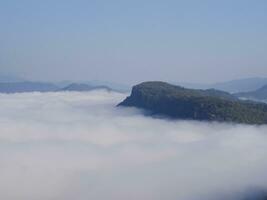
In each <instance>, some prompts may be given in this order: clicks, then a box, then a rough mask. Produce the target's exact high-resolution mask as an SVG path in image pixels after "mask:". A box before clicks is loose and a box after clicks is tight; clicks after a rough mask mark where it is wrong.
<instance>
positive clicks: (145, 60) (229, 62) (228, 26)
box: [0, 0, 267, 84]
mask: <svg viewBox="0 0 267 200" xmlns="http://www.w3.org/2000/svg"><path fill="white" fill-rule="evenodd" d="M266 10H267V2H266V1H265V0H235V1H233V0H224V1H221V0H203V1H199V0H184V1H179V0H164V1H158V0H135V1H128V0H121V1H120V0H113V1H110V0H68V1H65V0H46V1H41V0H23V1H21V0H8V1H5V0H0V44H1V45H0V74H5V75H6V74H9V75H15V76H20V77H23V78H27V79H32V80H42V81H59V80H103V81H111V82H119V83H127V84H133V83H138V82H140V81H146V80H164V81H170V82H201V83H210V82H217V81H224V80H232V79H237V78H247V77H265V76H267V67H266V63H267V56H266V52H267V37H266V35H267V12H266Z"/></svg>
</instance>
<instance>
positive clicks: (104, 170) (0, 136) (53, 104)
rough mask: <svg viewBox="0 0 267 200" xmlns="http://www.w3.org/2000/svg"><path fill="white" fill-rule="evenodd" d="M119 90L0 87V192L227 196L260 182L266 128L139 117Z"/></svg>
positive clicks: (174, 199) (18, 198)
mask: <svg viewBox="0 0 267 200" xmlns="http://www.w3.org/2000/svg"><path fill="white" fill-rule="evenodd" d="M124 98H125V94H119V93H113V92H106V91H93V92H87V93H79V92H58V93H24V94H9V95H7V94H0V199H3V200H73V199H75V200H88V199H90V200H126V199H127V200H163V199H164V200H225V199H227V200H229V199H234V200H237V199H242V198H243V196H246V195H251V194H254V192H257V191H264V190H265V189H267V173H266V169H267V159H266V155H267V126H248V125H233V124H221V123H204V122H195V121H170V120H164V119H155V118H150V117H145V116H144V115H142V111H140V110H137V109H133V108H118V107H116V105H117V104H118V103H119V102H120V101H122V100H123V99H124Z"/></svg>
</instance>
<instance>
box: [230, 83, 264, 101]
mask: <svg viewBox="0 0 267 200" xmlns="http://www.w3.org/2000/svg"><path fill="white" fill-rule="evenodd" d="M235 96H237V97H239V98H246V99H255V100H267V85H265V86H263V87H261V88H260V89H257V90H255V91H251V92H242V93H236V94H235Z"/></svg>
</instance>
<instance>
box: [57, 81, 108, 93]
mask: <svg viewBox="0 0 267 200" xmlns="http://www.w3.org/2000/svg"><path fill="white" fill-rule="evenodd" d="M91 90H106V91H111V90H112V89H111V88H109V87H107V86H105V85H99V86H91V85H87V84H82V83H80V84H79V83H72V84H70V85H68V86H67V87H64V88H62V89H60V91H79V92H85V91H91Z"/></svg>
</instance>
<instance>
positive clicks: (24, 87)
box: [0, 81, 114, 93]
mask: <svg viewBox="0 0 267 200" xmlns="http://www.w3.org/2000/svg"><path fill="white" fill-rule="evenodd" d="M100 89H102V90H106V91H114V90H113V89H111V88H109V87H108V86H104V85H99V86H92V85H88V84H78V83H71V84H69V85H67V86H65V87H63V88H61V87H59V86H58V85H56V84H52V83H44V82H30V81H23V82H4V83H0V93H22V92H60V91H77V92H86V91H92V90H100Z"/></svg>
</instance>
